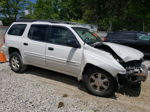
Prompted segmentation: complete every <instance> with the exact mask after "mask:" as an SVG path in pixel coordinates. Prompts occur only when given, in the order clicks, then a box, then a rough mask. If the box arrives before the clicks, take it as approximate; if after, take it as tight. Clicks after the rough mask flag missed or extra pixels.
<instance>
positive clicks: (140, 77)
mask: <svg viewBox="0 0 150 112" xmlns="http://www.w3.org/2000/svg"><path fill="white" fill-rule="evenodd" d="M133 75H134V76H136V78H137V81H145V80H146V79H147V77H148V69H147V68H146V67H145V65H142V66H141V68H140V69H139V71H138V72H134V74H133Z"/></svg>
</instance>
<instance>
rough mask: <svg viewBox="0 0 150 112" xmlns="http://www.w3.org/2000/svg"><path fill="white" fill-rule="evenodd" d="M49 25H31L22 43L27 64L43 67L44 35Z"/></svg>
mask: <svg viewBox="0 0 150 112" xmlns="http://www.w3.org/2000/svg"><path fill="white" fill-rule="evenodd" d="M48 27H49V25H43V24H33V25H31V27H30V29H29V32H28V35H27V36H28V37H27V39H26V40H24V42H23V46H24V47H23V48H24V57H25V62H26V63H27V64H31V65H36V66H45V48H46V43H45V39H46V35H47V29H48Z"/></svg>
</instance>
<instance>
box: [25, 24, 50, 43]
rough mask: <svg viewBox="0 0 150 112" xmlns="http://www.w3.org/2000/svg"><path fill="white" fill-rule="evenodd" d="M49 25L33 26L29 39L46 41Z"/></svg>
mask: <svg viewBox="0 0 150 112" xmlns="http://www.w3.org/2000/svg"><path fill="white" fill-rule="evenodd" d="M48 27H49V26H48V25H31V28H30V30H29V33H28V37H29V38H30V39H32V40H36V41H45V38H46V32H47V29H48Z"/></svg>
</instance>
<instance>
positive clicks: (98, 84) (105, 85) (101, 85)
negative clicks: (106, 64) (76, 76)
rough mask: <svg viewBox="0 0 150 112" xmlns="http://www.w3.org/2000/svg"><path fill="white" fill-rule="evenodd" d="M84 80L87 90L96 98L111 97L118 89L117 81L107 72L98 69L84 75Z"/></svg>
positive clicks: (90, 70)
mask: <svg viewBox="0 0 150 112" xmlns="http://www.w3.org/2000/svg"><path fill="white" fill-rule="evenodd" d="M83 80H84V84H85V87H86V89H87V90H88V91H89V92H90V93H91V94H94V95H96V96H106V97H107V96H111V95H113V94H114V93H115V90H116V88H117V84H116V81H115V79H114V78H113V77H112V76H111V75H110V74H108V73H107V72H105V71H102V70H100V69H97V68H95V69H94V68H93V69H89V70H88V71H87V72H86V73H85V74H84V79H83Z"/></svg>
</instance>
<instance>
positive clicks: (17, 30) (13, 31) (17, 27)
mask: <svg viewBox="0 0 150 112" xmlns="http://www.w3.org/2000/svg"><path fill="white" fill-rule="evenodd" d="M26 26H27V25H26V24H14V25H13V26H12V27H11V28H10V29H9V31H8V34H9V35H16V36H22V34H23V32H24V30H25V28H26Z"/></svg>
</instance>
